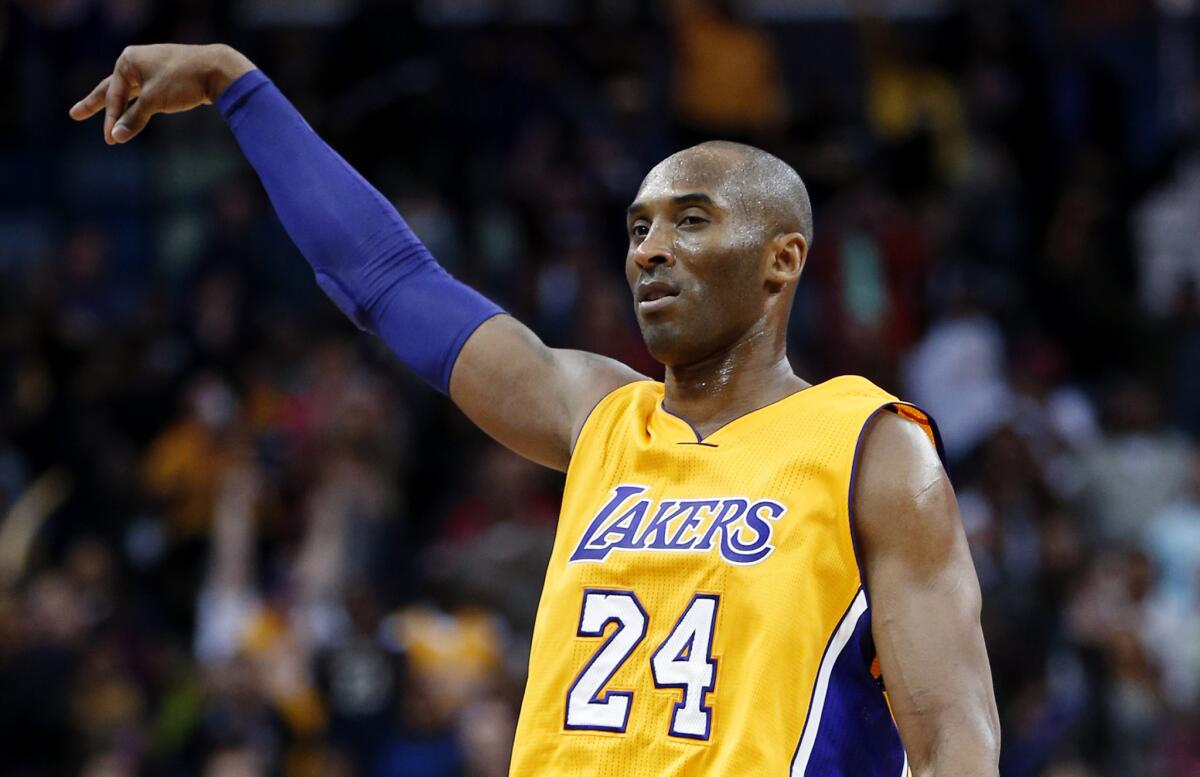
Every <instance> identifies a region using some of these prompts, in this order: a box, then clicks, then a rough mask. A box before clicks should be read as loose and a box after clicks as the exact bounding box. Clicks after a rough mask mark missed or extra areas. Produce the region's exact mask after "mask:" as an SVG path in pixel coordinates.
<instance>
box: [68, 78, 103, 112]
mask: <svg viewBox="0 0 1200 777" xmlns="http://www.w3.org/2000/svg"><path fill="white" fill-rule="evenodd" d="M111 80H112V76H109V77H108V78H105V79H104V80H103V81H101V82H100V83H98V84H96V88H95V89H93V90H92V91H91V93H90V94H88V96H87V97H85V98H83V99H82V100H80V101H79V102H77V103H75V104H74V105H72V106H71V118H72V119H74V120H75V121H83V120H84V119H90V118H91V117H93V116H95V115H96V113H97V112H98V111H99V110H100V109H101V108H103V107H104V96H105V95H106V94H107V93H108V82H109V81H111Z"/></svg>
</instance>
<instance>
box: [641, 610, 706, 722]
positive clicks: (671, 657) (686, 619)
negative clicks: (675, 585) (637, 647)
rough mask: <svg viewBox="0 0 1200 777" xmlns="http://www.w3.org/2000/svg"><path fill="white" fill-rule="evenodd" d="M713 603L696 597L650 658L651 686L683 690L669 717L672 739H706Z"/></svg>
mask: <svg viewBox="0 0 1200 777" xmlns="http://www.w3.org/2000/svg"><path fill="white" fill-rule="evenodd" d="M717 601H718V600H717V597H716V596H714V595H712V594H696V595H695V596H694V597H693V598H692V603H691V604H689V605H688V608H687V609H686V610H684V611H683V615H680V616H679V622H678V623H676V624H675V628H674V629H672V630H671V634H670V636H668V637H667V638H666V639H665V640H663V643H662V644H661V645H659V646H658V650H656V651H654V656H653V657H652V658H651V659H650V669H651V671H652V672H653V673H654V685H655V687H658V688H682V689H683V699H682V700H680V701H678V702H676V703H675V708H674V712H673V713H672V714H671V728H670V732H671V735H672V736H677V737H687V738H688V739H708V734H709V730H710V727H711V726H712V708H711V707H709V706H708V705H706V704H705V703H704V702H705V701H706V697H707V696H708V694H710V693H712V689H713V686H714V685H715V683H716V679H717V659H715V658H713V657H712V641H713V631H714V628H713V626H714V625H715V624H716V622H717Z"/></svg>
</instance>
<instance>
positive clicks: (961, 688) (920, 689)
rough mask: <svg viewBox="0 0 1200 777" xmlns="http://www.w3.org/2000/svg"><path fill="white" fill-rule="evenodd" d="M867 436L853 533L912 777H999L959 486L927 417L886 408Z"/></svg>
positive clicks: (988, 683) (996, 723)
mask: <svg viewBox="0 0 1200 777" xmlns="http://www.w3.org/2000/svg"><path fill="white" fill-rule="evenodd" d="M865 435H866V437H865V439H864V441H863V446H862V451H861V452H860V454H859V455H860V458H859V461H858V468H859V470H858V476H857V478H856V481H857V485H856V487H855V493H854V495H853V505H854V527H853V528H854V531H855V533H856V537H857V541H858V546H859V553H860V560H861V562H862V565H863V567H864V570H863V574H864V575H865V578H866V579H865V584H866V588H867V595H868V599H869V601H870V606H871V614H872V615H871V618H872V620H871V625H872V634H873V636H874V638H875V647H876V650H877V651H878V654H879V662H880V667H881V669H882V671H883V681H884V683H885V685H886V687H887V690H888V695H889V697H890V699H891V704H892V711H893V713H894V715H895V717H896V723H897V725H898V726H899V729H900V737H901V739H902V740H903V741H904V747H905V750H906V751H907V753H908V758H909V765H910V766H911V768H912V773H913V775H914V777H951V776H953V777H995V775H997V774H998V766H997V763H998V760H999V753H1000V725H999V719H998V716H997V714H996V700H995V695H994V693H993V691H992V673H991V669H990V667H989V665H988V657H987V651H986V649H985V648H984V644H983V631H982V629H981V628H980V625H979V613H980V606H981V598H980V593H979V580H978V578H977V577H976V575H975V566H974V564H973V563H972V561H971V554H970V550H969V549H968V547H967V539H966V535H965V534H964V533H963V528H962V520H961V519H960V517H959V514H958V504H957V502H956V500H955V498H954V490H953V489H952V488H951V487H950V480H949V478H948V477H947V476H946V472H945V470H944V469H943V468H942V464H941V461H940V460H939V459H938V456H937V453H936V451H935V450H934V447H933V445H931V444H930V441H929V438H928V437H927V436H926V434H925V432H924V431H923V430H922V429H921V428H920V427H919V426H918V425H917V424H915V423H913V422H911V421H907V420H905V419H903V418H901V417H899V416H897V415H895V414H892V413H888V412H883V413H879V414H878V416H877V417H876V418H875V420H874V421H873V422H871V426H870V428H868V429H867V431H866V432H865Z"/></svg>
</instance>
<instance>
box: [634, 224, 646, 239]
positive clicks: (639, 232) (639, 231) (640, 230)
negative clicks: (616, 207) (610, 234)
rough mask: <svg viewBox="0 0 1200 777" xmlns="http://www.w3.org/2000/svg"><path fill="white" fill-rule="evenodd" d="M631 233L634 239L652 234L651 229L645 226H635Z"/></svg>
mask: <svg viewBox="0 0 1200 777" xmlns="http://www.w3.org/2000/svg"><path fill="white" fill-rule="evenodd" d="M629 233H630V234H631V235H633V236H634V237H645V236H646V235H648V234H650V227H648V226H646V225H645V224H634V225H633V229H631V230H629Z"/></svg>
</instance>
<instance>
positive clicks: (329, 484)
mask: <svg viewBox="0 0 1200 777" xmlns="http://www.w3.org/2000/svg"><path fill="white" fill-rule="evenodd" d="M815 5H819V6H820V7H821V8H823V9H825V11H826V13H824V14H820V13H813V14H808V15H806V16H805V17H804V18H802V19H796V18H789V14H788V13H786V11H787V9H788V8H789V4H788V3H775V4H772V3H764V2H757V3H752V2H742V3H739V2H736V0H673V1H672V2H661V3H639V2H621V1H620V0H589V1H585V0H510V1H509V2H500V0H472V1H470V2H468V1H467V0H425V1H423V2H419V3H418V2H413V3H395V2H385V1H384V0H320V1H319V2H317V1H314V2H305V3H290V2H285V1H281V0H181V1H180V2H173V3H151V2H149V0H13V2H10V3H8V4H7V6H0V63H2V64H3V68H4V72H5V73H9V74H10V77H9V78H7V79H6V84H8V85H9V90H8V94H6V97H5V99H4V100H3V101H0V761H2V762H3V766H2V767H0V771H3V773H4V774H11V775H29V776H30V777H35V776H36V777H40V776H42V775H59V774H64V775H65V774H83V775H87V777H130V776H134V775H168V776H171V777H173V776H175V775H179V776H180V777H187V776H189V775H198V776H200V775H203V776H205V777H218V776H219V777H242V776H245V777H251V776H255V775H286V776H287V777H293V776H296V777H306V776H307V775H363V777H391V776H392V775H396V776H400V775H406V776H411V777H458V776H461V777H491V775H505V774H506V773H507V764H508V756H509V750H510V747H511V740H512V735H513V728H514V725H515V717H516V714H517V709H518V705H519V701H520V695H521V689H522V687H523V682H524V671H525V663H526V659H527V651H528V644H529V635H530V631H531V628H532V620H533V614H534V611H535V609H536V606H537V600H538V596H539V592H540V586H541V580H542V575H543V573H544V569H545V561H546V558H547V556H548V553H549V549H550V545H551V542H552V538H553V531H554V525H555V520H556V511H557V508H558V503H559V497H560V494H561V486H562V480H561V477H560V476H558V475H556V474H554V473H548V472H545V471H542V470H540V469H539V468H537V467H536V466H534V465H532V464H529V463H527V462H524V461H522V460H520V459H518V458H517V457H515V456H514V455H512V454H510V453H508V452H506V451H505V450H503V449H501V448H500V447H498V446H497V445H495V444H494V443H491V442H489V441H488V440H486V439H485V438H484V437H483V436H482V435H481V434H480V433H479V432H477V431H476V430H474V429H473V428H472V427H471V426H470V424H469V423H468V422H467V421H466V420H465V419H464V418H463V417H462V416H461V415H460V414H458V413H457V411H456V410H454V409H453V407H452V406H451V405H450V404H449V402H448V401H447V400H446V399H445V398H444V397H441V396H440V395H438V394H436V393H435V392H433V391H431V390H429V389H427V388H426V387H424V386H423V385H421V384H420V383H419V382H418V381H417V380H416V379H414V378H413V377H412V376H411V375H409V374H408V373H407V372H406V371H405V370H404V368H403V367H402V366H401V365H399V364H398V363H397V362H396V361H395V360H394V359H393V358H392V357H391V356H390V355H389V354H388V353H387V352H386V349H384V348H383V347H382V346H381V345H380V343H378V342H377V341H375V340H374V339H373V338H371V337H369V336H367V335H364V334H361V333H359V332H357V331H355V330H354V328H353V327H352V326H351V325H350V324H349V323H347V322H345V321H344V320H343V319H342V318H341V317H340V315H339V314H338V313H337V312H336V310H335V309H334V308H333V307H332V305H330V304H328V303H327V302H326V301H325V300H324V299H323V298H322V297H321V296H320V294H319V292H318V291H317V290H316V288H315V285H314V284H313V282H312V278H311V273H310V272H309V270H308V268H307V266H306V265H305V264H304V262H303V260H302V259H301V258H300V257H299V256H298V255H297V253H296V251H295V249H294V248H293V247H292V246H291V244H290V242H289V241H288V239H287V237H286V235H285V234H284V233H283V232H282V230H281V228H280V227H279V225H278V223H277V222H276V220H275V218H274V216H273V215H272V213H271V211H270V208H269V205H268V203H267V202H266V199H265V197H264V196H263V194H262V192H261V189H260V188H259V186H258V184H257V182H256V181H255V179H254V178H253V174H252V172H251V171H250V170H249V169H248V168H247V165H246V164H245V163H244V162H243V161H242V160H241V157H240V155H239V153H238V151H237V148H236V146H235V144H234V143H233V142H232V140H231V139H230V137H229V136H228V132H227V131H226V130H225V128H224V126H223V124H222V123H221V121H220V118H219V116H217V115H216V112H215V111H212V110H203V111H200V112H195V113H193V114H190V115H188V116H186V117H183V118H178V117H161V118H159V119H158V120H156V121H155V122H154V123H153V124H152V125H151V129H150V130H149V131H148V132H147V134H146V135H145V136H144V137H142V138H140V139H139V140H138V141H137V142H135V143H132V144H129V145H127V146H122V147H117V148H109V147H106V146H105V145H104V144H103V142H102V141H101V138H100V129H99V127H98V125H97V124H96V122H92V123H90V124H88V125H86V126H76V125H73V124H71V122H69V121H68V119H67V116H66V111H67V108H68V107H69V106H70V105H71V104H72V103H73V102H74V101H75V100H77V99H78V98H79V97H80V96H82V95H83V94H85V93H86V92H87V91H88V90H89V89H90V88H91V87H92V86H93V85H94V84H95V82H96V81H98V80H99V79H100V78H101V77H103V76H104V75H105V73H106V72H107V70H106V68H110V67H111V64H112V62H113V60H114V59H115V57H116V56H117V55H118V54H119V53H120V50H121V49H122V48H123V47H124V46H125V45H127V44H130V43H138V42H151V41H160V40H170V41H177V42H213V41H223V42H227V43H230V44H232V45H235V46H237V47H239V48H241V49H242V50H243V51H245V52H246V53H247V54H248V55H249V56H250V57H251V58H252V59H253V60H255V62H256V63H258V64H259V65H260V66H261V67H263V68H264V69H265V70H266V71H267V72H268V73H269V74H270V75H271V76H272V77H273V78H274V79H275V81H276V82H277V83H278V84H279V85H280V87H281V88H282V89H283V90H284V92H285V93H286V94H288V95H289V96H290V97H291V98H292V99H293V100H294V101H295V102H296V104H297V105H298V107H299V108H300V109H301V110H302V111H303V112H304V113H305V115H306V116H308V117H309V119H310V120H311V121H312V123H313V124H314V126H315V127H316V128H317V129H318V131H320V132H321V133H322V134H323V135H324V136H325V137H326V139H327V140H329V141H330V142H331V144H332V145H333V146H334V147H335V148H337V149H339V150H340V151H341V152H342V153H343V154H344V155H345V156H346V157H347V158H348V159H349V160H350V161H351V162H352V163H353V164H354V165H356V166H357V167H358V168H359V169H360V170H361V171H362V172H363V173H364V174H365V175H366V176H367V177H368V178H369V179H370V180H371V181H373V182H374V183H375V184H376V185H377V186H378V187H379V188H380V189H381V190H382V191H383V192H384V193H385V194H386V195H387V196H389V197H390V198H392V199H393V201H394V202H395V203H396V204H397V206H398V208H399V209H400V211H401V212H402V213H403V214H404V215H405V217H406V218H407V219H408V220H409V223H410V224H411V225H412V226H413V228H414V229H415V230H416V232H417V233H418V234H419V235H420V236H421V237H422V238H423V239H424V240H425V241H426V243H427V244H428V245H429V246H430V247H431V249H432V250H433V251H434V253H435V254H436V255H437V256H438V257H439V259H440V260H441V261H442V262H443V263H444V264H445V265H446V266H447V267H449V268H450V269H451V270H452V271H454V272H455V273H456V274H458V275H459V276H460V277H462V278H464V279H466V280H468V281H469V282H471V283H473V284H474V285H476V286H477V287H479V288H481V289H482V290H484V291H485V292H486V293H487V294H489V295H490V296H492V297H493V298H494V299H496V300H498V301H499V302H500V303H501V304H503V305H504V306H505V307H506V308H507V309H508V310H510V311H512V312H513V313H515V314H517V315H519V316H520V317H521V318H522V319H523V320H525V321H526V322H528V323H530V324H531V325H532V326H533V327H534V328H535V329H536V330H537V331H538V332H539V334H540V335H541V336H542V337H543V338H544V339H545V340H547V341H548V342H549V343H551V344H553V345H557V346H562V345H569V346H572V347H577V348H584V349H589V350H593V351H597V352H600V353H604V354H607V355H610V356H613V357H616V358H620V359H623V360H625V361H627V362H629V363H631V364H632V365H633V366H635V367H636V368H637V369H639V370H642V371H643V372H645V373H646V374H650V375H661V368H660V367H658V366H657V365H656V364H655V363H654V362H653V361H651V360H650V359H649V357H648V355H647V354H646V352H645V350H644V348H643V346H642V344H641V341H640V338H639V335H638V332H637V329H636V326H635V322H634V320H633V318H632V311H631V305H630V301H629V297H628V291H627V290H626V289H625V288H624V287H623V279H622V275H621V266H622V259H623V256H624V250H625V236H624V228H623V211H624V207H625V205H626V204H628V201H629V200H630V199H631V197H632V195H633V193H634V192H635V190H636V188H637V184H638V182H639V180H640V178H641V176H642V175H643V174H644V172H645V171H646V170H647V169H649V167H650V166H651V165H652V164H653V163H654V162H656V161H657V160H658V159H661V158H662V157H663V156H665V155H667V154H668V153H670V152H672V151H674V150H676V149H678V148H680V147H682V146H683V145H686V144H689V143H691V142H693V141H695V140H698V139H703V138H711V137H723V138H729V139H735V140H742V141H748V142H752V143H755V144H758V145H761V146H763V147H765V148H767V149H769V150H771V151H773V152H775V153H777V154H778V155H780V156H782V157H783V158H784V159H786V160H788V161H789V162H791V163H792V164H793V165H794V166H795V167H796V168H797V169H798V170H799V171H800V172H801V174H802V175H803V176H804V177H805V179H806V181H807V182H808V185H809V188H810V191H811V193H812V198H813V202H814V207H815V215H816V230H815V232H816V240H815V245H814V247H813V251H812V255H811V258H810V261H809V265H808V268H807V269H806V272H805V277H804V280H803V282H802V284H801V289H800V291H799V295H798V301H797V307H796V312H795V315H794V320H793V327H792V329H793V332H792V334H793V338H792V346H793V351H792V356H793V360H794V363H795V366H796V368H797V370H798V371H799V373H800V374H801V375H802V376H803V377H805V378H807V379H808V380H810V381H818V380H823V379H825V378H828V377H831V376H833V375H836V374H840V373H846V372H852V373H859V374H863V375H866V376H868V377H870V378H871V379H873V380H875V381H876V382H878V383H879V384H881V385H882V386H884V387H886V388H888V389H889V390H892V391H894V392H895V393H898V394H900V395H902V396H904V397H905V398H907V399H911V400H913V401H915V402H917V403H919V404H921V405H923V406H924V407H926V408H927V409H928V410H929V411H930V412H931V413H932V414H933V415H934V417H935V418H937V419H938V420H939V422H940V425H941V429H942V432H943V435H944V437H945V441H946V448H947V454H948V466H949V469H950V472H951V476H952V478H953V480H954V482H955V485H956V489H957V491H958V496H959V501H960V505H961V509H962V515H963V520H964V523H965V526H966V529H967V533H968V536H969V539H970V543H971V548H972V551H973V554H974V559H975V563H976V566H977V569H978V572H979V576H980V580H981V583H982V586H983V592H984V629H985V632H986V637H987V643H988V648H989V652H990V655H991V663H992V669H993V673H994V680H995V687H996V693H997V698H998V701H999V705H1000V713H1001V718H1002V724H1003V732H1004V734H1003V735H1004V742H1003V760H1002V767H1001V773H1002V774H1003V775H1004V777H1032V776H1033V775H1049V776H1051V777H1118V776H1119V777H1129V776H1131V775H1138V776H1140V775H1147V776H1149V777H1196V775H1200V456H1198V454H1197V450H1198V444H1200V78H1198V76H1200V9H1197V8H1196V7H1195V4H1194V3H1192V2H1189V1H1188V0H1158V2H1155V1H1154V0H1106V2H1088V1H1087V0H1054V1H1053V2H1041V1H1040V0H1005V1H1004V2H995V3H970V2H933V1H932V0H930V1H929V2H924V3H922V2H914V3H908V4H905V6H906V7H907V8H909V9H910V10H912V11H913V12H912V13H909V14H906V15H905V16H903V17H902V18H899V17H898V18H891V19H889V18H886V17H871V16H862V15H857V14H851V13H849V9H852V10H854V11H856V12H858V14H861V13H862V12H863V11H864V10H870V8H871V7H872V5H871V4H858V3H845V4H843V3H839V2H826V3H820V4H815ZM843 6H845V7H843ZM887 7H888V4H886V3H884V4H881V5H880V8H883V9H886V8H887ZM772 9H774V11H772ZM914 9H915V10H914Z"/></svg>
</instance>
